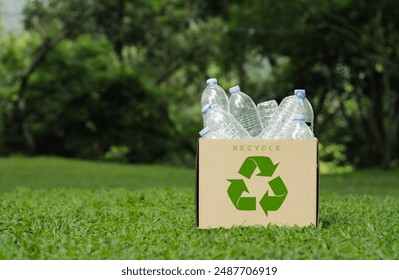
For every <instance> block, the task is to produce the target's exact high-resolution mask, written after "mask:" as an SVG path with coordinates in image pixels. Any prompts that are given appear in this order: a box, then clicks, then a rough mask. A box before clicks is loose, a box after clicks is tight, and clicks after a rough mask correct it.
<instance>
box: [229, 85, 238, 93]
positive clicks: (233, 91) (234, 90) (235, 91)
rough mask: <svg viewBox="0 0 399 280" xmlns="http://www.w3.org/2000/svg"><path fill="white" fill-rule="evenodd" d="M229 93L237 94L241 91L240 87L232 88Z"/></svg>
mask: <svg viewBox="0 0 399 280" xmlns="http://www.w3.org/2000/svg"><path fill="white" fill-rule="evenodd" d="M229 91H230V93H231V94H234V93H237V92H239V91H240V87H239V86H234V87H231V88H229Z"/></svg>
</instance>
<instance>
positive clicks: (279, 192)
mask: <svg viewBox="0 0 399 280" xmlns="http://www.w3.org/2000/svg"><path fill="white" fill-rule="evenodd" d="M277 166H278V163H277V164H273V162H272V160H271V159H270V158H269V157H265V156H251V157H247V158H246V159H245V160H244V162H243V163H242V165H241V167H240V169H239V171H238V173H239V174H241V175H242V176H244V177H245V178H247V179H251V177H252V175H253V174H254V172H255V170H256V169H258V170H259V173H258V174H256V176H262V177H272V176H273V174H274V171H275V170H276V169H277ZM227 181H229V182H230V186H229V187H228V189H227V194H228V195H229V197H230V200H231V202H233V204H234V206H235V207H236V209H237V210H241V211H254V210H256V197H244V196H243V194H244V193H248V194H249V190H248V188H247V186H246V184H245V182H244V180H243V179H227ZM268 184H269V186H270V188H271V189H272V191H273V193H274V195H269V191H266V193H265V194H264V195H263V197H262V198H261V199H260V200H259V205H260V206H261V207H262V210H263V212H265V214H266V216H267V215H268V212H269V211H277V210H278V209H279V208H280V206H281V205H282V204H283V202H284V200H285V198H286V197H287V194H288V190H287V188H286V186H285V184H284V182H283V180H282V179H281V177H280V176H278V177H276V178H274V179H272V180H270V181H268Z"/></svg>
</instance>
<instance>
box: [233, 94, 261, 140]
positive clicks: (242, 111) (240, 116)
mask: <svg viewBox="0 0 399 280" xmlns="http://www.w3.org/2000/svg"><path fill="white" fill-rule="evenodd" d="M229 91H230V93H231V96H230V98H229V111H230V113H231V114H232V115H233V116H234V117H235V118H236V120H237V121H238V122H239V123H240V124H241V125H242V126H243V127H244V128H245V129H246V130H247V131H248V133H249V134H250V135H251V136H252V137H255V136H258V134H259V133H261V132H262V125H261V121H260V119H259V115H258V112H257V110H256V105H255V103H254V101H253V100H252V99H251V97H249V96H248V95H247V94H245V93H244V92H242V91H240V87H239V86H234V87H232V88H230V89H229Z"/></svg>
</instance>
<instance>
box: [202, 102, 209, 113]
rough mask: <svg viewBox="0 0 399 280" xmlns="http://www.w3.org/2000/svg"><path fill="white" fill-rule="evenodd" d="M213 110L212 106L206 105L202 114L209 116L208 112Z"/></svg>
mask: <svg viewBox="0 0 399 280" xmlns="http://www.w3.org/2000/svg"><path fill="white" fill-rule="evenodd" d="M211 108H212V105H211V104H209V103H208V104H206V105H205V106H204V107H202V109H201V112H202V114H204V115H205V114H207V113H208V111H209V109H211Z"/></svg>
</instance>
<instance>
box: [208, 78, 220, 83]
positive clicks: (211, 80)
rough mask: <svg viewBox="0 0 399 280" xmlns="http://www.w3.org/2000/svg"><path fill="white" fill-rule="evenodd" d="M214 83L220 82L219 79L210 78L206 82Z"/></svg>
mask: <svg viewBox="0 0 399 280" xmlns="http://www.w3.org/2000/svg"><path fill="white" fill-rule="evenodd" d="M212 83H215V84H217V83H218V80H217V79H215V78H210V79H208V80H206V84H212Z"/></svg>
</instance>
